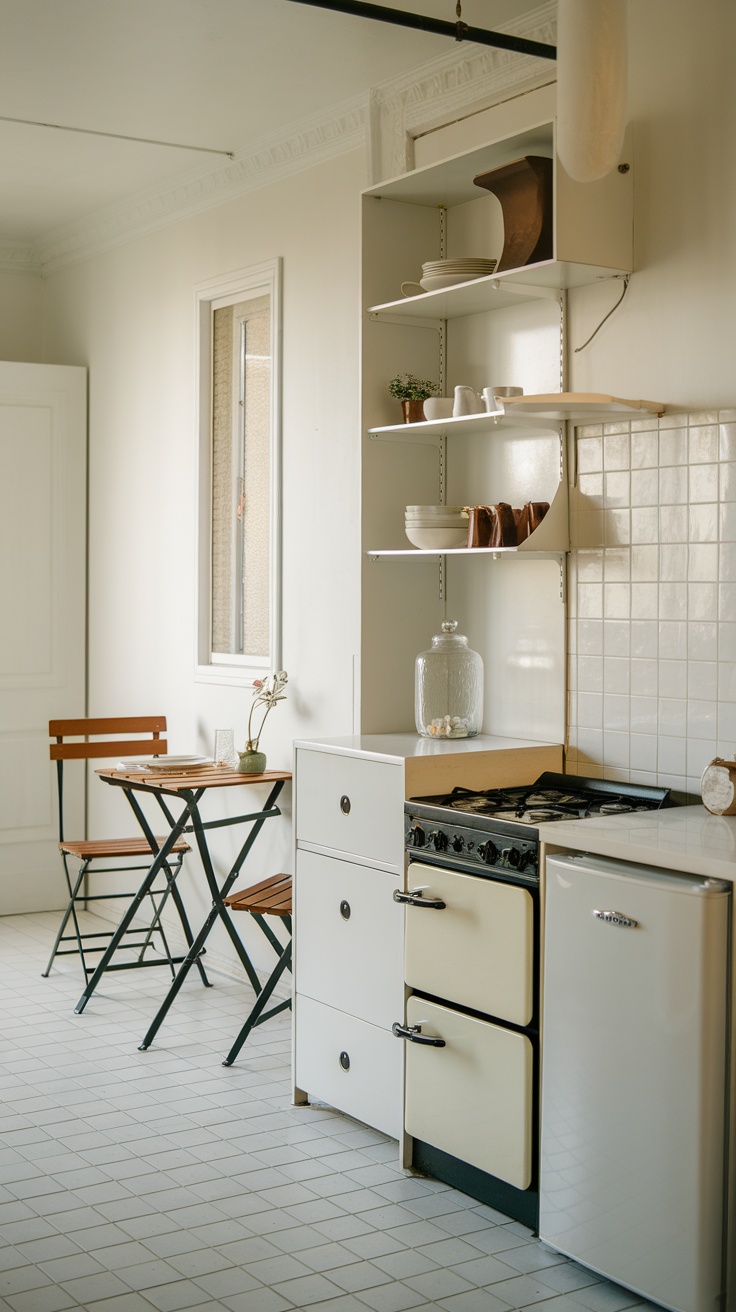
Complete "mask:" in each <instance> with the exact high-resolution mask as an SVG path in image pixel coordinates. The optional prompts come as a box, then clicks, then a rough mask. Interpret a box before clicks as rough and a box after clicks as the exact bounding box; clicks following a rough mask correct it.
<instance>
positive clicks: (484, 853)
mask: <svg viewBox="0 0 736 1312" xmlns="http://www.w3.org/2000/svg"><path fill="white" fill-rule="evenodd" d="M478 856H479V857H480V859H481V861H485V863H486V865H487V866H492V865H493V863H494V861H495V860H496V857H497V856H498V848H497V847H496V844H495V843H492V842H491V840H490V838H489V839H488V841H487V842H485V843H479V844H478Z"/></svg>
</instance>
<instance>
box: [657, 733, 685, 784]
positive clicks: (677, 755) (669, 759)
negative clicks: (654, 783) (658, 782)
mask: <svg viewBox="0 0 736 1312" xmlns="http://www.w3.org/2000/svg"><path fill="white" fill-rule="evenodd" d="M657 768H658V770H659V772H660V774H662V773H663V774H668V775H681V776H684V775H685V773H686V770H687V739H686V738H659V739H658V751H657Z"/></svg>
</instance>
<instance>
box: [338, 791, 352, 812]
mask: <svg viewBox="0 0 736 1312" xmlns="http://www.w3.org/2000/svg"><path fill="white" fill-rule="evenodd" d="M340 810H341V811H342V813H343V815H350V798H349V797H348V795H347V793H343V795H342V797H341V798H340Z"/></svg>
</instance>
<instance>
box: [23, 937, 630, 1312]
mask: <svg viewBox="0 0 736 1312" xmlns="http://www.w3.org/2000/svg"><path fill="white" fill-rule="evenodd" d="M56 920H57V917H56V916H54V915H35V916H13V917H6V918H4V919H0V989H1V992H0V1099H1V1102H0V1307H1V1308H2V1309H12V1312H63V1309H67V1308H82V1309H89V1312H151V1309H152V1308H154V1309H159V1312H175V1310H176V1309H185V1308H186V1309H190V1312H205V1310H206V1312H212V1310H213V1309H219V1308H221V1309H229V1310H230V1312H281V1310H282V1309H292V1308H301V1309H309V1312H322V1310H324V1312H366V1309H373V1312H400V1310H401V1309H404V1308H407V1309H417V1312H421V1309H422V1308H437V1307H438V1308H444V1309H445V1310H446V1312H506V1309H509V1308H527V1307H529V1308H534V1309H537V1310H538V1312H539V1310H541V1312H619V1309H623V1308H633V1307H639V1308H641V1307H649V1306H650V1305H648V1304H642V1303H641V1302H640V1300H639V1299H637V1298H636V1297H635V1296H634V1295H633V1294H630V1293H627V1292H626V1291H625V1290H622V1289H620V1288H618V1287H617V1286H614V1285H610V1284H607V1283H606V1282H604V1281H600V1280H598V1279H597V1278H596V1277H595V1276H593V1275H591V1274H590V1272H587V1271H585V1270H583V1269H582V1268H581V1267H578V1266H577V1265H576V1264H575V1263H573V1262H568V1261H566V1260H565V1259H563V1258H561V1257H560V1255H559V1254H557V1253H554V1252H552V1251H551V1250H550V1249H548V1248H546V1247H545V1246H544V1245H543V1244H541V1243H540V1242H539V1241H538V1240H535V1239H534V1238H532V1236H531V1233H530V1231H529V1230H528V1229H526V1227H524V1226H523V1225H519V1224H518V1223H516V1222H512V1221H509V1220H508V1219H507V1218H505V1217H503V1216H501V1215H500V1214H499V1213H496V1212H493V1211H491V1210H490V1209H489V1208H487V1207H483V1206H480V1205H479V1204H477V1203H476V1202H475V1201H474V1200H473V1199H471V1198H467V1197H466V1196H465V1195H464V1194H459V1193H456V1192H455V1191H454V1190H452V1189H449V1188H447V1187H446V1186H445V1185H443V1184H440V1183H439V1182H437V1181H433V1180H425V1179H420V1178H417V1177H411V1176H408V1175H405V1174H404V1173H402V1172H401V1171H400V1170H399V1168H398V1165H397V1155H396V1144H395V1143H394V1142H393V1141H391V1140H387V1139H385V1138H384V1137H383V1136H382V1135H380V1134H377V1133H375V1132H374V1131H372V1130H368V1129H366V1128H365V1127H364V1126H361V1125H358V1124H357V1123H356V1122H354V1121H350V1120H347V1119H346V1118H344V1117H342V1116H340V1115H338V1114H337V1113H335V1112H333V1111H331V1110H330V1109H329V1108H326V1107H322V1106H313V1107H304V1108H295V1107H292V1106H291V1105H290V1091H291V1084H290V1074H289V1046H290V1024H291V1018H290V1014H289V1013H288V1012H286V1013H283V1014H282V1015H280V1016H277V1017H276V1018H275V1019H274V1020H272V1021H269V1022H267V1023H266V1024H265V1025H263V1026H261V1027H260V1028H259V1029H257V1030H256V1031H255V1032H254V1033H253V1034H252V1036H251V1038H250V1039H249V1041H248V1043H247V1044H246V1046H245V1048H244V1049H243V1051H242V1053H241V1055H240V1057H239V1058H238V1061H237V1062H236V1064H235V1065H234V1066H232V1067H231V1068H230V1069H225V1068H224V1067H223V1066H222V1065H221V1062H222V1058H223V1057H224V1055H225V1054H226V1052H227V1051H228V1049H229V1046H230V1043H231V1042H232V1039H233V1038H234V1036H235V1035H236V1034H237V1032H238V1029H239V1027H240V1024H241V1021H242V1017H243V1015H244V1013H245V1008H246V1006H247V1005H249V998H250V997H251V996H252V995H250V993H249V990H248V986H247V984H246V983H245V982H244V983H243V984H240V983H239V982H237V981H233V980H228V979H225V978H224V977H222V976H217V975H215V976H213V982H214V987H213V988H211V989H207V990H205V989H204V988H202V986H201V984H200V983H199V981H198V979H197V977H196V973H195V972H192V974H191V976H190V978H189V980H188V981H187V983H186V985H185V986H184V989H183V990H182V993H181V994H180V996H179V999H178V1001H177V1003H176V1004H175V1007H174V1009H173V1010H172V1012H171V1013H170V1014H169V1017H168V1019H167V1021H166V1023H165V1024H164V1026H163V1028H162V1029H161V1031H160V1032H159V1035H158V1037H157V1040H156V1042H155V1043H154V1045H153V1046H152V1047H151V1048H150V1049H149V1050H148V1052H145V1053H143V1052H139V1051H138V1048H137V1045H138V1043H139V1042H140V1040H141V1038H142V1036H143V1034H144V1032H145V1030H146V1028H147V1025H148V1022H149V1020H150V1019H151V1017H152V1015H153V1013H154V1011H155V1009H156V1005H157V1001H158V999H159V998H160V997H162V996H163V991H164V987H165V976H164V972H163V971H150V970H141V971H130V972H125V973H123V974H116V975H108V976H107V978H106V980H105V981H103V987H102V988H100V989H99V990H98V992H97V993H96V994H95V995H94V997H93V998H92V1000H91V1001H90V1003H89V1005H88V1006H87V1009H86V1011H85V1012H84V1014H83V1015H82V1016H76V1015H75V1014H74V1010H73V1008H74V1005H75V1003H76V1002H77V999H78V997H79V994H80V993H81V990H82V976H81V968H80V966H79V964H78V962H77V960H76V958H73V957H67V958H64V959H62V960H61V961H60V963H59V964H58V965H57V966H55V967H54V970H53V971H52V974H51V976H50V977H49V979H42V978H41V971H42V969H43V968H44V966H45V963H46V957H47V954H48V951H49V946H50V944H51V942H52V940H53V933H54V931H55V928H56Z"/></svg>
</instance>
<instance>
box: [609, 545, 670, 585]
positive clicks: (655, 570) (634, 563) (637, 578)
mask: <svg viewBox="0 0 736 1312" xmlns="http://www.w3.org/2000/svg"><path fill="white" fill-rule="evenodd" d="M659 552H660V547H659V546H658V544H657V543H656V542H655V543H647V544H641V543H640V544H636V543H635V544H632V547H631V551H630V552H629V555H630V557H631V578H632V581H634V582H636V583H656V581H657V579H658V578H659ZM612 554H613V553H612Z"/></svg>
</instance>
